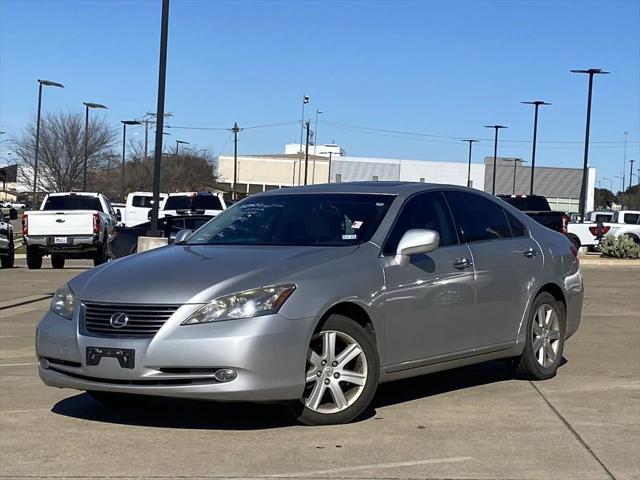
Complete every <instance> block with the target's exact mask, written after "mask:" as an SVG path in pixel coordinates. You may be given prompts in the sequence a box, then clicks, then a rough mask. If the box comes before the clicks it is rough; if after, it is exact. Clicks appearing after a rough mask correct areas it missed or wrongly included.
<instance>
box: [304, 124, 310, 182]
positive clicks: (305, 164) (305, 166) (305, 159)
mask: <svg viewBox="0 0 640 480" xmlns="http://www.w3.org/2000/svg"><path fill="white" fill-rule="evenodd" d="M310 123H311V122H309V121H307V122H305V127H306V128H307V142H306V146H305V152H304V184H305V185H306V184H307V171H308V170H309V135H310V134H311V131H310V130H311V129H310V128H309V124H310Z"/></svg>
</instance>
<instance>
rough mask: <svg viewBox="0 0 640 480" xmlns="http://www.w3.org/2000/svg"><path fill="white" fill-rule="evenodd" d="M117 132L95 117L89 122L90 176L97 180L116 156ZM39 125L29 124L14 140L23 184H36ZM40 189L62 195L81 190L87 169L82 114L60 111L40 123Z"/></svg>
mask: <svg viewBox="0 0 640 480" xmlns="http://www.w3.org/2000/svg"><path fill="white" fill-rule="evenodd" d="M115 138H116V132H115V130H114V129H113V128H112V127H111V126H110V125H109V124H108V123H107V122H106V121H105V120H104V119H103V118H100V117H97V116H94V117H93V118H92V119H91V121H90V122H89V130H88V141H87V151H88V154H89V159H88V161H87V170H88V175H89V176H90V177H91V178H95V177H96V174H97V173H99V172H98V170H100V169H102V167H103V166H104V165H105V163H106V162H107V159H108V158H109V156H110V155H112V154H113V152H112V150H113V147H114V143H115ZM35 144H36V125H35V122H32V123H31V124H29V125H28V126H27V127H26V128H25V131H24V132H23V134H22V136H21V137H19V138H18V139H16V140H15V152H16V154H17V157H18V164H19V177H20V181H22V182H25V183H28V184H29V185H30V186H32V185H33V171H34V166H35ZM38 157H39V158H38V190H39V191H44V192H63V191H70V190H78V189H80V188H81V187H82V174H83V169H84V117H83V115H82V113H80V112H60V113H55V114H50V115H46V116H44V117H43V118H42V119H41V121H40V149H39V155H38Z"/></svg>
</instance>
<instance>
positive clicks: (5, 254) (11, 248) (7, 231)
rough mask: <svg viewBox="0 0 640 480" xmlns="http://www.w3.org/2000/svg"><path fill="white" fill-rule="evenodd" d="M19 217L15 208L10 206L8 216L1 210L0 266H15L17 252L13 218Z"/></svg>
mask: <svg viewBox="0 0 640 480" xmlns="http://www.w3.org/2000/svg"><path fill="white" fill-rule="evenodd" d="M17 218H18V212H17V210H16V209H15V208H10V209H9V212H8V215H7V216H5V215H4V213H3V212H2V210H0V266H1V267H2V268H13V264H14V261H15V253H16V252H15V244H14V242H13V225H11V220H15V219H17Z"/></svg>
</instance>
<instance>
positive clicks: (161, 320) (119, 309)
mask: <svg viewBox="0 0 640 480" xmlns="http://www.w3.org/2000/svg"><path fill="white" fill-rule="evenodd" d="M178 307H179V305H112V304H99V303H85V304H84V328H85V330H86V331H87V332H89V333H94V334H99V335H108V336H122V337H141V338H143V337H153V336H154V335H155V334H156V332H157V331H158V330H160V327H162V325H164V324H165V322H166V321H167V320H168V319H169V317H170V316H171V315H173V313H174V312H175V311H176V310H177V309H178ZM116 313H124V314H125V315H126V316H127V318H128V321H127V323H126V325H125V326H124V327H122V328H115V327H113V326H112V325H111V317H112V316H113V315H114V314H116Z"/></svg>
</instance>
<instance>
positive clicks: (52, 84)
mask: <svg viewBox="0 0 640 480" xmlns="http://www.w3.org/2000/svg"><path fill="white" fill-rule="evenodd" d="M38 83H39V84H40V85H45V86H47V87H58V88H64V85H62V84H61V83H58V82H52V81H51V80H40V79H38Z"/></svg>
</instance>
